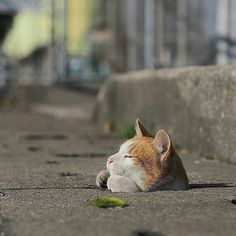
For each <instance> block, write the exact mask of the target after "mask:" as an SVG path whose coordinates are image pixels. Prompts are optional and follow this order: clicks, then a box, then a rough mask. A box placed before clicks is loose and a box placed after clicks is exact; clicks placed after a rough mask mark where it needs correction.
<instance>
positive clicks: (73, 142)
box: [0, 111, 236, 236]
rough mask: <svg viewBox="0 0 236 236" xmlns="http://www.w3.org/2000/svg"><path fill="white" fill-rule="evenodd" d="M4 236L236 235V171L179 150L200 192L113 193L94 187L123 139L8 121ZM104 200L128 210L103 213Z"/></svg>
mask: <svg viewBox="0 0 236 236" xmlns="http://www.w3.org/2000/svg"><path fill="white" fill-rule="evenodd" d="M0 114H1V115H0V127H1V129H0V160H1V161H0V176H1V179H0V210H1V211H0V214H1V215H0V231H1V235H22V236H27V235H30V236H32V235H34V236H35V235H40V236H41V235H57V236H58V235H63V236H64V235H83V236H86V235H101V236H102V235H156V236H157V235H181V236H182V235H235V233H236V224H235V222H236V205H235V204H233V203H234V201H232V200H233V199H235V198H236V187H232V186H234V185H235V184H236V175H235V173H236V166H235V165H232V164H230V163H221V162H219V161H218V160H216V159H214V158H209V157H204V156H200V155H197V154H194V153H189V152H188V150H184V149H181V150H179V153H180V156H181V157H182V159H183V162H184V164H185V167H186V169H187V172H188V175H189V178H190V182H191V183H192V184H194V185H192V187H193V188H192V189H190V190H188V191H178V192H175V191H162V192H160V191H157V192H152V193H133V194H126V193H111V192H109V191H101V190H99V189H97V188H96V187H95V185H94V182H95V181H94V180H95V176H96V174H97V173H98V171H99V170H101V169H103V168H104V167H105V162H106V158H107V156H108V155H109V154H112V153H113V152H115V151H116V150H117V149H118V147H119V145H120V143H121V142H122V139H121V138H120V137H119V136H118V135H115V134H104V133H103V131H101V130H100V129H99V127H97V126H96V125H95V124H93V123H91V122H90V121H86V120H83V119H79V118H78V117H73V119H68V118H67V117H66V118H65V117H60V118H55V116H54V115H51V114H41V113H38V112H37V113H36V112H35V111H33V112H30V111H28V112H27V113H23V112H15V111H1V113H0ZM100 196H117V197H120V198H122V199H124V200H125V201H126V202H127V204H128V206H127V207H125V208H115V209H102V208H101V209H99V208H94V207H92V206H91V205H90V201H91V200H92V199H95V198H97V197H100Z"/></svg>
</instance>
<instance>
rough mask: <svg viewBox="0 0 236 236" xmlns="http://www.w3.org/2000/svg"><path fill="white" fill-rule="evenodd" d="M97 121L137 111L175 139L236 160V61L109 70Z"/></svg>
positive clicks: (124, 118)
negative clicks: (120, 72) (234, 63)
mask: <svg viewBox="0 0 236 236" xmlns="http://www.w3.org/2000/svg"><path fill="white" fill-rule="evenodd" d="M96 116H97V118H98V120H99V121H100V122H104V121H105V120H107V119H110V118H113V119H115V121H116V122H117V125H118V126H121V125H122V124H124V123H127V122H131V121H134V120H135V118H136V117H139V118H140V119H141V121H142V122H143V123H144V124H145V125H146V126H147V127H148V128H149V129H151V130H157V129H160V128H164V129H166V130H167V131H168V132H169V133H170V134H171V136H172V138H173V141H174V144H175V145H179V146H181V147H183V148H187V149H190V150H193V151H199V152H200V153H201V154H202V155H203V156H208V157H217V158H220V159H222V160H225V161H230V162H234V163H236V66H208V67H188V68H181V69H163V70H157V71H142V72H132V73H128V74H123V75H114V76H112V77H111V78H110V79H109V80H108V81H107V83H106V84H105V85H104V87H103V88H102V89H101V91H100V93H99V95H98V108H97V114H96Z"/></svg>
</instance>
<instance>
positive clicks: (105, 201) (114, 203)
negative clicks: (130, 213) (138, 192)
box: [91, 197, 127, 208]
mask: <svg viewBox="0 0 236 236" xmlns="http://www.w3.org/2000/svg"><path fill="white" fill-rule="evenodd" d="M91 205H92V206H94V207H101V208H108V207H124V206H127V204H126V203H125V202H124V201H123V200H121V199H119V198H116V197H103V198H97V199H94V200H92V201H91Z"/></svg>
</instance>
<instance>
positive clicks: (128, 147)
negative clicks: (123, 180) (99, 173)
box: [107, 119, 188, 191]
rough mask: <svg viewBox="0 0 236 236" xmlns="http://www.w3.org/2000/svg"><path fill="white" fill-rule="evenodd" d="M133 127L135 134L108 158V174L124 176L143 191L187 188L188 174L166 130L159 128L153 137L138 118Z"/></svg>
mask: <svg viewBox="0 0 236 236" xmlns="http://www.w3.org/2000/svg"><path fill="white" fill-rule="evenodd" d="M135 129H136V135H135V136H134V137H133V138H131V139H129V140H127V141H126V142H125V143H123V144H122V145H121V146H120V149H119V151H118V152H117V153H115V154H113V155H112V156H110V157H109V158H108V160H107V170H108V171H109V173H110V175H122V176H126V177H128V178H130V179H132V180H133V181H134V182H135V183H136V184H137V186H138V187H139V188H140V189H141V190H143V191H148V190H150V189H154V188H158V187H159V188H160V189H161V188H162V189H185V188H187V187H188V177H187V175H186V172H185V169H184V167H183V164H182V161H181V159H180V158H179V157H178V155H177V153H176V151H175V149H174V148H173V145H172V142H171V139H170V137H169V135H168V134H167V132H166V131H164V130H160V131H158V132H157V134H156V135H155V137H153V136H152V135H150V134H149V133H148V132H147V130H146V129H145V128H144V127H143V125H142V124H141V123H140V121H139V120H138V119H137V120H136V125H135Z"/></svg>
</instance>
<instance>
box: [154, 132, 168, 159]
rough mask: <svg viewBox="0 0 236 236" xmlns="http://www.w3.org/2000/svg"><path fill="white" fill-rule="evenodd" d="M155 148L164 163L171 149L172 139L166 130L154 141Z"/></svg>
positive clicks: (158, 133)
mask: <svg viewBox="0 0 236 236" xmlns="http://www.w3.org/2000/svg"><path fill="white" fill-rule="evenodd" d="M154 146H155V148H156V150H157V152H158V154H159V155H160V158H161V161H163V160H164V159H165V158H166V157H167V156H168V154H169V151H170V149H171V139H170V136H169V135H168V134H167V132H166V131H165V130H159V131H158V132H157V134H156V136H155V139H154Z"/></svg>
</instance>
